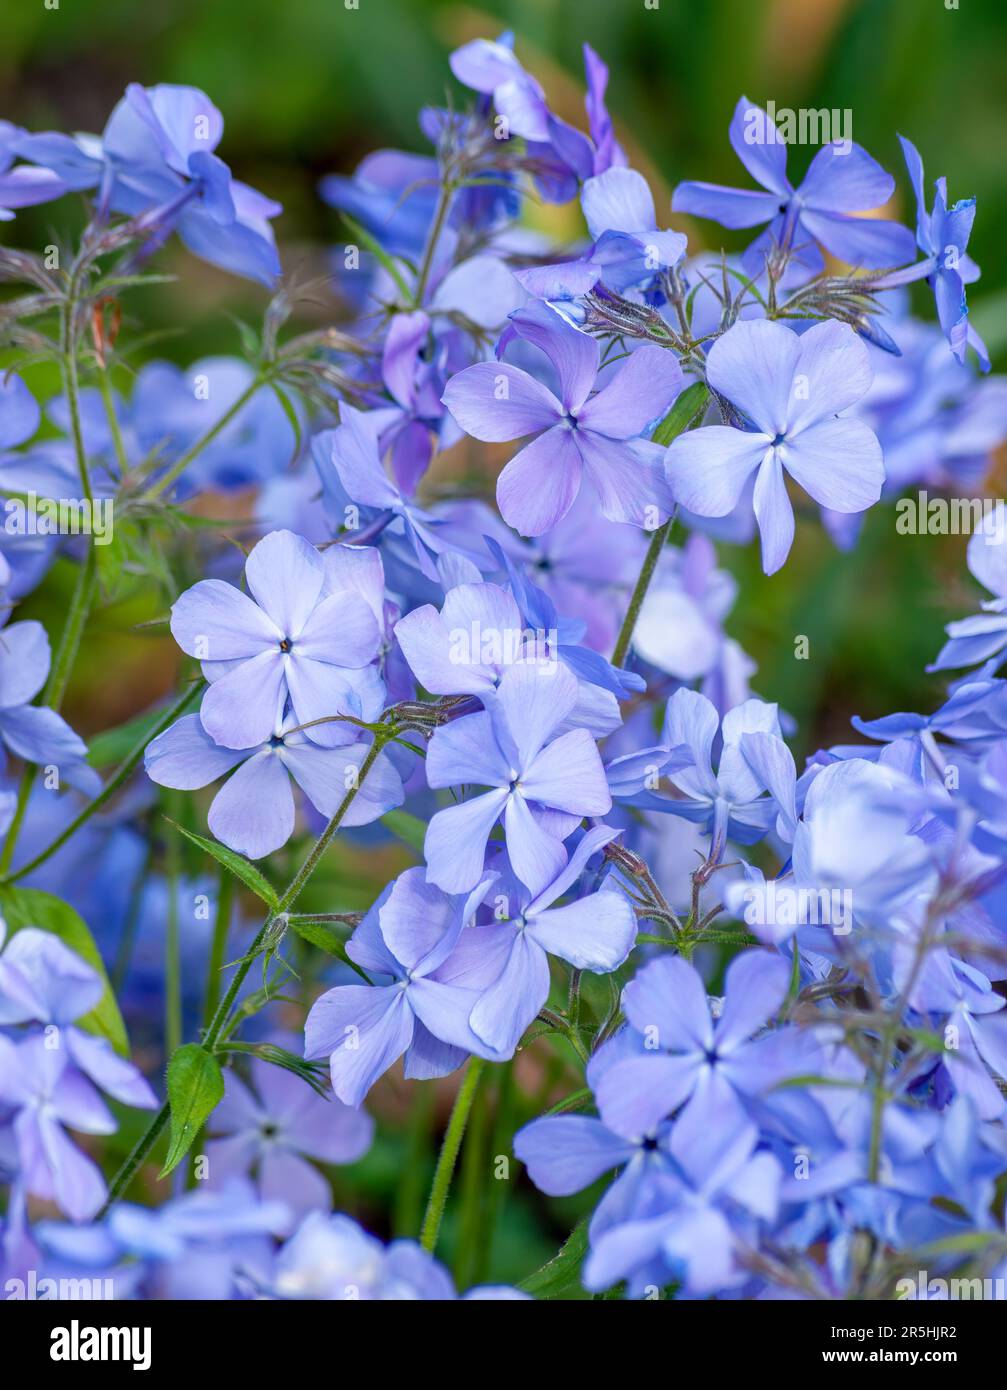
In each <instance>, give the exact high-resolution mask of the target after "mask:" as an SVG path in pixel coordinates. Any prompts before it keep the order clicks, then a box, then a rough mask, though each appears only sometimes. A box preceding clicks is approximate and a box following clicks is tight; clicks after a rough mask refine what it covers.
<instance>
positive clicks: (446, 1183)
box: [420, 1056, 486, 1254]
mask: <svg viewBox="0 0 1007 1390" xmlns="http://www.w3.org/2000/svg"><path fill="white" fill-rule="evenodd" d="M485 1067H486V1063H485V1062H484V1060H483V1059H482V1057H475V1056H473V1057H472V1058H471V1059H470V1061H469V1064H468V1068H467V1070H466V1072H465V1079H464V1080H463V1081H462V1084H461V1086H460V1087H459V1090H458V1094H457V1096H455V1103H454V1107H453V1108H452V1111H451V1118H450V1120H449V1121H448V1127H447V1130H446V1131H445V1134H444V1142H443V1143H442V1144H441V1152H440V1156H439V1157H438V1159H437V1168H436V1169H435V1171H434V1180H433V1184H432V1185H431V1188H430V1198H429V1200H428V1202H427V1211H426V1215H425V1216H424V1218H423V1230H422V1232H421V1234H420V1244H421V1245H422V1246H423V1249H424V1250H429V1251H430V1253H431V1254H433V1252H434V1250H435V1249H436V1247H437V1237H438V1235H439V1234H440V1229H441V1222H442V1220H443V1219H444V1208H445V1207H446V1206H447V1200H448V1192H449V1191H450V1189H451V1179H452V1177H453V1176H454V1171H455V1163H456V1162H457V1160H458V1150H459V1149H460V1148H461V1144H462V1139H463V1137H464V1135H465V1126H466V1124H468V1118H469V1113H470V1111H471V1109H472V1102H473V1101H474V1100H475V1096H476V1090H477V1089H478V1086H479V1082H480V1079H481V1078H482V1074H483V1071H484V1069H485Z"/></svg>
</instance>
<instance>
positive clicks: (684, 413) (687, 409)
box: [651, 381, 710, 444]
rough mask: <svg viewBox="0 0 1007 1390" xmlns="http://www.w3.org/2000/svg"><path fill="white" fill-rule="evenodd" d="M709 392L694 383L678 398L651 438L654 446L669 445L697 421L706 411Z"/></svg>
mask: <svg viewBox="0 0 1007 1390" xmlns="http://www.w3.org/2000/svg"><path fill="white" fill-rule="evenodd" d="M709 399H710V392H709V390H708V389H707V387H706V386H705V384H704V383H703V382H702V381H694V382H693V383H692V385H691V386H687V387H686V389H685V390H684V391H683V392H682V394H681V395H680V396H679V398H678V400H677V401H676V402H675V404H674V405H673V406H672V407H671V409H670V410H669V411H668V413H667V415H666V416H665V417H664V419H663V420H662V421H661V423H660V424H659V425H658V426H657V428H656V429H655V431H654V433H653V435H652V436H651V438H652V439H653V441H654V443H655V444H670V443H671V441H672V440H673V439H677V438H678V436H679V435H680V434H682V433H683V432H684V431H685V430H687V429H688V428H689V426H690V425H692V424H693V423H694V422H695V421H696V420H698V419H699V418H700V417H701V416H702V414H703V411H704V410H705V409H706V406H707V403H708V401H709Z"/></svg>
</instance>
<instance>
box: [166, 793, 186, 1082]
mask: <svg viewBox="0 0 1007 1390" xmlns="http://www.w3.org/2000/svg"><path fill="white" fill-rule="evenodd" d="M179 800H180V796H179V794H178V793H175V794H174V795H172V796H171V797H170V805H171V810H172V812H173V813H174V814H173V815H172V820H177V821H181V819H182V817H181V815H180V813H179V806H178V804H177V803H178V802H179ZM165 859H166V863H165V869H166V878H167V881H168V913H167V920H166V921H165V932H164V1051H165V1055H166V1056H168V1057H173V1056H174V1054H175V1049H176V1048H177V1047H180V1046H181V1043H182V945H181V940H180V938H179V933H178V885H179V882H180V880H181V877H182V856H181V839H180V836H178V835H171V836H169V838H168V845H167V852H166V855H165Z"/></svg>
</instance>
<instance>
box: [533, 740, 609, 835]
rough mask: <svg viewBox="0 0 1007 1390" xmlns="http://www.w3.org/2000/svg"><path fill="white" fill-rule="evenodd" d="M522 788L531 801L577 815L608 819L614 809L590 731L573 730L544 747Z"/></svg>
mask: <svg viewBox="0 0 1007 1390" xmlns="http://www.w3.org/2000/svg"><path fill="white" fill-rule="evenodd" d="M521 788H522V791H523V793H524V795H525V796H526V797H528V798H529V799H530V800H531V801H537V802H540V803H541V804H542V805H543V806H548V807H550V808H552V809H553V810H557V811H568V812H569V813H570V814H571V815H575V816H604V815H606V814H607V813H608V812H609V811H610V810H611V809H612V796H611V793H610V792H609V789H608V782H607V780H606V778H605V769H604V767H603V766H602V762H601V756H600V754H599V752H598V745H597V744H596V743H595V741H594V739H593V738H592V737H591V735H590V734H589V733H588V732H587V730H586V729H570V730H569V732H568V733H565V734H560V736H559V738H557V739H554V740H553V742H552V743H550V744H549V745H548V746H547V747H545V748H543V749H542V751H541V753H539V754H538V756H537V757H536V758H535V760H534V762H533V763H532V764H531V766H530V767H528V768H527V770H526V771H525V772H524V774H523V776H522V779H521Z"/></svg>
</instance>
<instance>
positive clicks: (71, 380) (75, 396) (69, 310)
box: [61, 273, 94, 502]
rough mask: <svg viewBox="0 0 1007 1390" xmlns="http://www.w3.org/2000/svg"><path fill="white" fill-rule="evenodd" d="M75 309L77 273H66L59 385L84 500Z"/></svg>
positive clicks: (86, 482) (86, 480)
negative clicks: (65, 407)
mask: <svg viewBox="0 0 1007 1390" xmlns="http://www.w3.org/2000/svg"><path fill="white" fill-rule="evenodd" d="M76 309H77V277H76V274H75V273H74V274H72V275H71V277H70V289H69V291H68V293H67V299H66V302H65V304H64V305H63V316H62V334H61V337H62V344H61V346H62V372H63V387H64V390H65V392H66V399H67V405H68V406H69V410H70V437H71V438H72V440H73V447H74V452H75V454H76V456H77V471H78V473H79V474H80V485H81V488H82V489H83V492H84V496H85V498H86V499H87V500H88V502H92V501H93V500H94V497H93V493H92V491H91V477H90V474H89V473H88V468H87V452H86V450H85V448H84V431H83V429H82V428H81V421H80V381H79V379H78V376H77V344H76V342H75V340H74V322H73V320H74V315H75V313H76Z"/></svg>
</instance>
